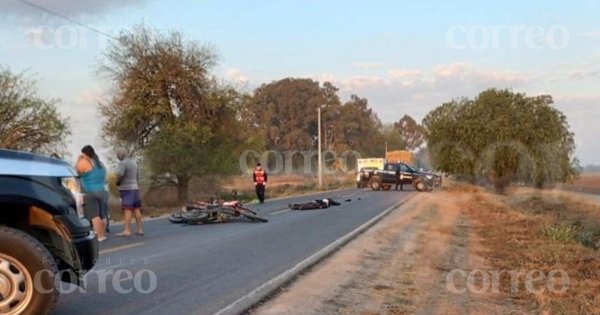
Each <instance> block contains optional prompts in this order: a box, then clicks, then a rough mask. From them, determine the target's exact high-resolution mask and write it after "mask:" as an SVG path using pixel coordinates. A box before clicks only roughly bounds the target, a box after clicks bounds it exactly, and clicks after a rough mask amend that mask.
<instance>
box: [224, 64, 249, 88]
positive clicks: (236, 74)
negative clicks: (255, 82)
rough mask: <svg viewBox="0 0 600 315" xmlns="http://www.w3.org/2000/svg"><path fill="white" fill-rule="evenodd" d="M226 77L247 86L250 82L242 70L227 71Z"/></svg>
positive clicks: (231, 69) (232, 69)
mask: <svg viewBox="0 0 600 315" xmlns="http://www.w3.org/2000/svg"><path fill="white" fill-rule="evenodd" d="M225 77H226V78H227V79H229V80H231V81H234V82H235V83H238V84H242V85H247V84H248V82H249V81H250V78H249V77H248V75H246V74H245V73H243V72H242V70H240V69H236V68H230V69H227V70H225Z"/></svg>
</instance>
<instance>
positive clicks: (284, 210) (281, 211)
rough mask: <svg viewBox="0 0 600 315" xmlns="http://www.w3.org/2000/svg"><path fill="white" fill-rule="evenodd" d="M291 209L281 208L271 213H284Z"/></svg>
mask: <svg viewBox="0 0 600 315" xmlns="http://www.w3.org/2000/svg"><path fill="white" fill-rule="evenodd" d="M288 211H290V209H283V210H279V211H275V212H271V213H269V214H271V215H276V214H280V213H284V212H288Z"/></svg>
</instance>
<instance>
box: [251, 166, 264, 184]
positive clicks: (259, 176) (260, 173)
mask: <svg viewBox="0 0 600 315" xmlns="http://www.w3.org/2000/svg"><path fill="white" fill-rule="evenodd" d="M254 179H255V181H256V183H257V184H259V185H262V184H264V183H265V171H264V170H263V169H262V168H261V169H257V170H256V171H254Z"/></svg>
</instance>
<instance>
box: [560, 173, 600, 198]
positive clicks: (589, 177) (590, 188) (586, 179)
mask: <svg viewBox="0 0 600 315" xmlns="http://www.w3.org/2000/svg"><path fill="white" fill-rule="evenodd" d="M564 188H565V189H567V190H572V191H579V192H584V193H589V194H600V173H586V174H582V175H581V178H579V179H578V180H576V181H574V182H573V183H571V184H567V185H564Z"/></svg>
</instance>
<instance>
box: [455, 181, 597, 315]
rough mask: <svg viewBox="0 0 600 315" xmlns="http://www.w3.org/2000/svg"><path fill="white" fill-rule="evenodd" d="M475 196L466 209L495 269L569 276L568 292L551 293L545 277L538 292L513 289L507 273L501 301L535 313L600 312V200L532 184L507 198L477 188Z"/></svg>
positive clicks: (538, 287) (503, 279)
mask: <svg viewBox="0 0 600 315" xmlns="http://www.w3.org/2000/svg"><path fill="white" fill-rule="evenodd" d="M457 193H459V194H464V192H460V191H457ZM470 198H471V203H470V206H469V207H468V208H467V209H466V212H467V213H468V215H469V216H470V217H471V218H472V219H473V222H475V224H474V229H475V232H476V233H477V234H478V235H479V236H480V237H481V242H482V245H483V246H484V247H485V248H486V250H485V255H484V257H486V262H487V263H488V264H489V266H490V268H491V269H492V270H496V269H497V270H520V271H523V275H522V276H523V277H524V275H525V273H527V272H528V271H531V270H541V271H543V272H545V274H546V275H548V273H550V272H551V271H553V270H555V271H564V272H565V274H566V275H567V276H568V279H566V280H568V281H567V282H566V283H568V288H566V290H565V291H564V292H563V291H562V290H558V291H555V292H552V291H551V290H549V289H548V288H547V287H546V286H545V285H546V282H545V279H544V280H540V281H538V282H536V287H535V291H538V292H535V293H534V292H531V290H527V289H526V288H525V287H520V288H519V289H520V290H519V291H518V292H511V290H510V288H511V286H510V281H511V279H510V277H509V275H508V274H505V275H504V276H503V277H501V284H502V285H501V288H502V290H501V291H500V292H501V295H500V296H498V299H499V300H504V299H508V300H510V301H512V302H514V303H515V304H517V305H520V307H522V308H523V309H524V310H527V311H528V313H532V314H540V313H541V314H598V313H599V312H600V297H599V296H598V294H597V293H598V292H599V290H600V272H599V270H600V252H599V251H598V248H599V245H600V203H598V202H594V201H593V200H591V199H589V198H585V197H582V196H580V195H576V194H572V193H566V192H561V191H555V190H533V189H527V188H518V189H510V191H509V193H508V194H507V195H506V196H498V195H490V194H488V193H485V192H483V191H481V190H477V192H476V193H474V194H471V195H470ZM559 279H560V278H559ZM548 281H550V280H548ZM560 281H563V280H560ZM522 283H524V282H522ZM556 285H557V286H556V287H557V288H561V287H560V285H559V284H558V283H557V284H556Z"/></svg>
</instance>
